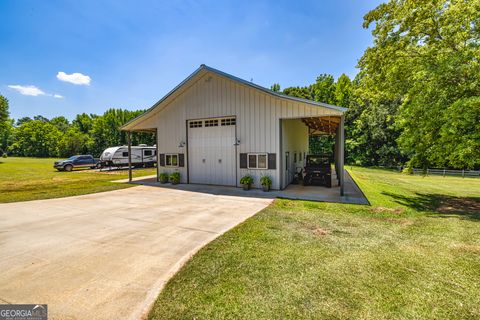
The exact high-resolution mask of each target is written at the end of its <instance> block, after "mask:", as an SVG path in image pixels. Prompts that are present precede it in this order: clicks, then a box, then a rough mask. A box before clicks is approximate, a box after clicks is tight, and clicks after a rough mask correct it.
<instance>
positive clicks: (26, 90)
mask: <svg viewBox="0 0 480 320" xmlns="http://www.w3.org/2000/svg"><path fill="white" fill-rule="evenodd" d="M8 87H9V88H11V89H13V90H15V91H18V92H19V93H20V94H23V95H24V96H34V97H36V96H44V95H45V92H43V91H42V90H41V89H39V88H37V87H35V86H21V85H18V84H17V85H9V86H8Z"/></svg>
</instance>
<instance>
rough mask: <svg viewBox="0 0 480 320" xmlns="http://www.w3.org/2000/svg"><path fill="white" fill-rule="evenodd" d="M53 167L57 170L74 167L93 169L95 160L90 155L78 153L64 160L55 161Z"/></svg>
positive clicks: (68, 169) (70, 169)
mask: <svg viewBox="0 0 480 320" xmlns="http://www.w3.org/2000/svg"><path fill="white" fill-rule="evenodd" d="M53 167H54V168H55V169H57V170H58V171H72V170H73V169H76V168H91V169H95V168H96V167H97V160H95V159H94V158H93V156H91V155H78V156H73V157H70V158H68V159H66V160H60V161H55V163H54V164H53Z"/></svg>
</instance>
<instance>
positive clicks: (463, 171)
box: [462, 169, 465, 178]
mask: <svg viewBox="0 0 480 320" xmlns="http://www.w3.org/2000/svg"><path fill="white" fill-rule="evenodd" d="M462 178H465V169H462Z"/></svg>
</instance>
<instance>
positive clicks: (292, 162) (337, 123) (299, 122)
mask: <svg viewBox="0 0 480 320" xmlns="http://www.w3.org/2000/svg"><path fill="white" fill-rule="evenodd" d="M326 135H329V136H333V137H334V139H335V143H334V149H333V150H332V153H333V154H332V155H333V159H334V173H335V176H336V180H337V181H336V185H337V186H339V192H340V196H343V195H344V193H345V188H344V185H345V170H344V154H345V151H344V150H345V129H344V116H343V115H342V116H320V117H303V118H284V119H281V147H282V155H283V157H282V178H281V180H282V189H284V188H286V187H287V186H288V185H289V184H290V183H291V182H292V181H293V175H294V172H295V168H296V167H298V166H299V165H303V161H304V160H305V153H309V152H310V146H309V138H310V137H311V136H326ZM332 185H333V183H332ZM319 192H321V190H320V191H319Z"/></svg>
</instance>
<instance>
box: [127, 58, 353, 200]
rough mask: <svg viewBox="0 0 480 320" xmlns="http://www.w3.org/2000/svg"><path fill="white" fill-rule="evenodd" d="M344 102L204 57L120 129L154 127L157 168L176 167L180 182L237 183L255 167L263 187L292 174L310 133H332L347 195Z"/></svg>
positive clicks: (282, 183) (279, 185) (283, 183)
mask: <svg viewBox="0 0 480 320" xmlns="http://www.w3.org/2000/svg"><path fill="white" fill-rule="evenodd" d="M345 110H346V109H345V108H341V107H338V106H333V105H329V104H325V103H321V102H315V101H310V100H305V99H300V98H295V97H290V96H286V95H283V94H280V93H278V92H274V91H271V90H269V89H267V88H264V87H261V86H258V85H256V84H254V83H252V82H248V81H245V80H242V79H239V78H237V77H234V76H232V75H229V74H227V73H224V72H222V71H219V70H216V69H213V68H211V67H208V66H205V65H201V66H200V67H199V68H198V69H197V70H196V71H195V72H193V73H192V74H191V75H190V76H189V77H188V78H186V79H185V80H184V81H182V82H181V83H180V84H179V85H178V86H177V87H175V88H174V89H173V90H172V91H170V92H169V93H168V94H167V95H166V96H165V97H163V98H162V99H161V100H160V101H158V102H157V103H156V104H155V105H153V106H152V107H151V108H150V109H149V110H148V111H147V112H145V113H144V114H143V115H141V116H139V117H137V118H135V119H133V120H132V121H130V122H128V123H127V124H126V125H124V126H123V127H122V130H125V131H128V132H129V133H130V132H135V131H144V132H153V133H156V137H157V154H158V155H159V156H158V157H157V159H158V160H157V161H158V163H157V164H158V166H157V168H158V170H157V172H158V173H161V172H164V171H165V172H173V171H179V172H180V174H181V182H182V183H197V184H213V185H225V186H240V183H239V180H240V178H241V177H242V176H244V175H246V174H250V175H252V176H253V177H254V178H255V184H254V186H255V187H260V184H259V180H260V177H261V176H263V175H269V176H270V177H271V178H272V180H273V184H272V188H273V189H284V188H285V187H287V186H288V185H289V184H290V183H291V182H292V180H293V177H294V173H295V171H296V168H297V167H301V166H302V165H303V160H304V158H305V155H306V154H307V153H308V141H309V135H317V134H334V135H335V137H336V140H335V141H336V143H335V152H334V154H335V155H334V159H335V168H336V169H337V179H338V183H339V184H340V193H341V195H343V181H344V169H343V163H344V160H343V159H344V116H343V114H344V112H345ZM129 136H130V134H129ZM130 176H131V175H130Z"/></svg>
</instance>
